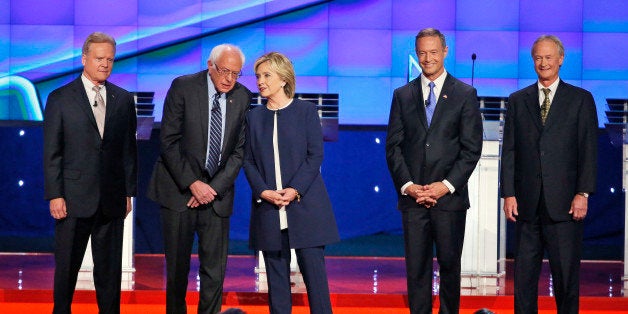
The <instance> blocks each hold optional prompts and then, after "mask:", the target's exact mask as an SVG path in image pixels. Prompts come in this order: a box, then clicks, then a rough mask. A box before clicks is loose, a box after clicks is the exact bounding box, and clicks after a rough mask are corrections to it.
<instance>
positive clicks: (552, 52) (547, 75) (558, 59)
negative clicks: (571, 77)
mask: <svg viewBox="0 0 628 314" xmlns="http://www.w3.org/2000/svg"><path fill="white" fill-rule="evenodd" d="M563 59H564V55H561V53H560V49H559V47H558V45H557V44H556V43H554V42H553V41H551V40H541V41H539V42H537V43H536V44H535V45H534V47H533V49H532V60H534V71H536V74H537V75H538V77H539V82H541V84H542V85H543V86H546V87H547V86H550V85H551V84H552V83H554V81H556V80H557V79H558V71H559V70H560V67H561V66H562V65H563Z"/></svg>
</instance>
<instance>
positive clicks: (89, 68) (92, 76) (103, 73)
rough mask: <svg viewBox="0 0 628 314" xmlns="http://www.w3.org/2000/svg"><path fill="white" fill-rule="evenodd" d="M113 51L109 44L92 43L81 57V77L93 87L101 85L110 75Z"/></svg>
mask: <svg viewBox="0 0 628 314" xmlns="http://www.w3.org/2000/svg"><path fill="white" fill-rule="evenodd" d="M114 57H115V49H114V47H113V45H112V44H110V43H92V44H90V45H89V50H87V53H85V54H83V56H82V57H81V62H82V63H83V75H85V77H86V78H87V79H88V80H90V81H91V82H92V83H94V85H100V84H103V83H104V82H105V81H106V80H107V79H108V78H109V75H111V70H113V61H114Z"/></svg>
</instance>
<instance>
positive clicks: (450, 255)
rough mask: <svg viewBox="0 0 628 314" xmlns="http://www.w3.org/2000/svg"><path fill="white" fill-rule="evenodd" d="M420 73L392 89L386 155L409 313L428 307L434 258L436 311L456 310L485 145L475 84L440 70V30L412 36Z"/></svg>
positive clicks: (442, 53) (442, 41) (443, 50)
mask: <svg viewBox="0 0 628 314" xmlns="http://www.w3.org/2000/svg"><path fill="white" fill-rule="evenodd" d="M415 47H416V54H417V56H418V57H419V66H420V67H421V70H422V73H421V75H420V76H419V77H418V78H416V79H414V80H413V81H411V82H410V83H408V84H406V85H404V86H402V87H400V88H397V89H396V90H395V92H394V94H393V99H392V105H391V108H390V118H389V122H388V134H387V138H386V160H387V162H388V169H389V171H390V174H391V176H392V179H393V182H394V184H395V187H396V190H397V193H398V203H397V208H398V209H399V210H400V211H401V214H402V224H403V231H404V240H405V254H406V271H407V281H408V301H409V305H410V313H412V314H417V313H431V312H432V260H433V248H434V245H435V246H436V258H437V261H438V264H439V269H440V313H458V309H459V307H460V279H461V278H460V271H461V262H460V258H461V255H462V244H463V242H464V229H465V220H466V210H467V209H468V208H469V196H468V190H467V181H468V180H469V177H470V176H471V173H472V172H473V170H474V169H475V166H476V164H477V162H478V160H479V159H480V154H481V151H482V118H481V116H480V110H479V106H478V101H477V92H476V90H475V88H473V87H471V86H469V85H467V84H465V83H463V82H461V81H460V80H458V79H456V78H454V77H453V76H451V74H449V73H447V71H445V67H444V59H445V57H446V56H447V50H448V49H447V45H446V42H445V36H444V35H443V34H442V33H441V32H440V31H438V30H436V29H433V28H427V29H423V30H421V31H420V32H419V34H418V35H417V36H416V40H415Z"/></svg>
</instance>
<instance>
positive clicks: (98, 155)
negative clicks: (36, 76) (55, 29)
mask: <svg viewBox="0 0 628 314" xmlns="http://www.w3.org/2000/svg"><path fill="white" fill-rule="evenodd" d="M105 86H106V88H107V111H106V113H105V130H104V134H103V138H102V139H101V138H100V134H99V133H98V127H97V126H96V119H95V118H94V114H93V112H92V108H91V104H90V103H89V100H88V98H87V94H86V93H85V87H84V86H83V82H82V81H81V78H80V77H78V78H77V79H75V80H74V81H72V82H70V83H69V84H67V85H65V86H62V87H60V88H58V89H56V90H54V91H53V92H52V93H50V95H49V96H48V101H47V103H46V109H45V113H44V158H43V159H44V160H43V161H44V179H45V198H46V199H48V200H50V199H53V198H58V197H63V198H65V201H66V208H67V211H68V216H69V217H89V216H91V215H93V214H94V213H95V212H96V210H97V209H98V206H99V204H100V206H102V209H103V212H104V213H105V214H106V215H108V216H110V217H124V216H125V215H126V197H127V196H135V194H136V192H137V146H136V141H135V132H136V126H137V118H136V115H135V102H134V100H133V96H132V95H131V94H130V93H129V92H127V91H126V90H124V89H122V88H120V87H118V86H116V85H114V84H111V83H109V82H106V83H105Z"/></svg>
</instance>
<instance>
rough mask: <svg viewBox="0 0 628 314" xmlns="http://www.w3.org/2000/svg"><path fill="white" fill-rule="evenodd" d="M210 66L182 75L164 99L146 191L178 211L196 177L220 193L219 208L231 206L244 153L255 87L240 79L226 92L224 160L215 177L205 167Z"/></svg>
mask: <svg viewBox="0 0 628 314" xmlns="http://www.w3.org/2000/svg"><path fill="white" fill-rule="evenodd" d="M207 80H208V77H207V70H204V71H201V72H198V73H195V74H190V75H185V76H181V77H178V78H176V79H174V81H172V85H171V86H170V89H169V90H168V94H167V95H166V100H165V102H164V113H163V118H162V120H161V156H160V157H159V158H158V160H157V163H156V164H155V168H154V170H153V175H152V178H151V181H150V183H149V187H148V197H149V198H150V199H152V200H154V201H156V202H158V203H159V204H161V205H162V206H164V207H167V208H169V209H172V210H176V211H184V210H186V209H187V206H186V204H187V202H188V201H189V200H190V198H191V197H192V192H191V191H190V189H189V186H190V185H191V184H192V183H193V182H194V181H196V180H201V181H203V182H205V183H208V184H209V185H210V186H211V187H212V188H213V189H214V190H215V191H216V193H218V195H217V197H216V199H215V200H214V201H213V202H212V207H213V208H214V211H215V212H216V214H218V215H219V216H221V217H229V216H230V215H231V213H232V212H233V197H234V188H233V185H234V182H235V179H236V177H237V176H238V173H239V172H240V168H241V166H242V158H243V154H244V116H245V113H246V111H247V110H248V108H249V105H250V103H251V92H250V91H249V90H248V89H247V88H246V87H244V86H243V85H241V84H239V83H236V85H235V86H234V88H233V89H232V90H231V91H230V92H228V93H227V112H226V118H225V130H223V132H224V140H223V146H222V152H221V155H222V157H221V158H222V162H221V165H220V167H219V169H218V170H217V172H216V173H215V174H214V176H213V177H211V178H210V177H209V175H208V174H207V171H206V170H205V158H206V154H207V128H208V125H209V96H208V92H207Z"/></svg>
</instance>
